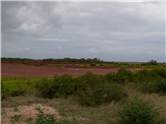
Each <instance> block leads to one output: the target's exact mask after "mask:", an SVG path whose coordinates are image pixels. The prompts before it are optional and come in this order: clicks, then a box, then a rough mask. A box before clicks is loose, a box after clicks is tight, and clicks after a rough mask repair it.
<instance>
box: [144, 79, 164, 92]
mask: <svg viewBox="0 0 166 124" xmlns="http://www.w3.org/2000/svg"><path fill="white" fill-rule="evenodd" d="M141 89H142V90H143V91H144V92H150V93H153V92H154V93H160V94H165V93H166V80H164V79H158V80H155V81H151V82H145V83H142V85H141Z"/></svg>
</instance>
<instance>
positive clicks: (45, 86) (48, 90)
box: [35, 79, 56, 98]
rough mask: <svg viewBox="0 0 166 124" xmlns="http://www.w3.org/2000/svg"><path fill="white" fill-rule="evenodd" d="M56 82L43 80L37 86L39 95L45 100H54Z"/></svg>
mask: <svg viewBox="0 0 166 124" xmlns="http://www.w3.org/2000/svg"><path fill="white" fill-rule="evenodd" d="M54 85H55V84H54V82H53V80H51V79H42V80H40V81H39V82H38V83H37V84H36V86H35V87H36V89H37V95H39V96H40V97H44V98H53V97H54V96H55V92H56V89H55V87H54Z"/></svg>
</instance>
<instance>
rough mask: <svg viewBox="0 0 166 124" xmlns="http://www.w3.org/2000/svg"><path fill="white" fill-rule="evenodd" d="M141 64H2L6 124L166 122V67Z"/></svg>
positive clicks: (128, 123)
mask: <svg viewBox="0 0 166 124" xmlns="http://www.w3.org/2000/svg"><path fill="white" fill-rule="evenodd" d="M139 66H140V65H134V67H133V65H130V64H129V65H123V64H121V66H120V67H121V68H118V67H117V65H116V64H110V65H109V66H108V65H107V66H104V67H103V65H102V67H101V66H98V67H97V65H95V66H94V65H93V66H92V67H91V66H90V65H88V64H82V65H81V67H80V65H79V64H78V65H77V64H73V65H71V64H61V65H60V64H48V63H47V64H44V65H40V64H39V65H34V64H27V63H26V64H25V63H24V64H23V63H17V64H16V63H2V79H1V80H2V123H3V124H133V123H135V124H166V106H165V105H166V95H165V94H166V68H165V66H163V65H160V64H158V65H148V66H147V65H146V66H142V67H141V68H138V67H139ZM122 67H123V68H122ZM76 70H79V71H78V72H77V71H76ZM87 72H92V73H95V74H92V73H87ZM38 73H39V74H38ZM63 74H68V75H63ZM101 74H102V75H101ZM58 75H59V76H58ZM75 75H76V76H75ZM136 99H139V100H140V101H141V102H140V101H139V100H136ZM131 101H132V102H131ZM127 104H130V105H129V106H128V107H125V106H124V105H127ZM146 104H147V107H146ZM132 105H133V106H132ZM136 106H137V107H138V108H137V107H136ZM124 108H128V109H127V110H126V109H124ZM123 109H124V110H123ZM137 109H138V110H137ZM133 115H135V116H133ZM124 117H125V118H126V117H127V118H129V120H125V118H124ZM133 119H137V120H139V121H140V122H139V121H138V122H136V121H135V120H133Z"/></svg>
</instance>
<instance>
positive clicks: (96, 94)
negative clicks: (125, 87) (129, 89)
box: [77, 73, 123, 106]
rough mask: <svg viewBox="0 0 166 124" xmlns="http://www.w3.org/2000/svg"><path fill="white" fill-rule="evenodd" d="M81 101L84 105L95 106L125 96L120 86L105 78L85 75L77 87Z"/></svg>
mask: <svg viewBox="0 0 166 124" xmlns="http://www.w3.org/2000/svg"><path fill="white" fill-rule="evenodd" d="M77 93H78V96H79V101H80V103H81V104H82V105H87V106H95V105H100V104H102V103H107V102H110V101H112V100H115V101H117V100H119V99H121V98H122V96H123V92H122V89H121V87H120V86H119V85H118V84H113V83H108V82H107V81H106V80H105V78H104V76H99V75H94V74H90V73H88V74H85V75H84V76H82V77H80V79H79V85H78V86H77Z"/></svg>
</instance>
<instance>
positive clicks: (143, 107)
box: [120, 98, 158, 124]
mask: <svg viewBox="0 0 166 124" xmlns="http://www.w3.org/2000/svg"><path fill="white" fill-rule="evenodd" d="M157 116H158V112H157V111H156V110H155V108H154V107H153V106H152V105H150V104H148V103H145V102H144V101H142V100H140V99H137V98H135V99H133V100H132V101H130V102H128V103H127V104H126V105H124V106H123V108H122V110H121V111H120V124H157V120H158V117H157Z"/></svg>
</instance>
